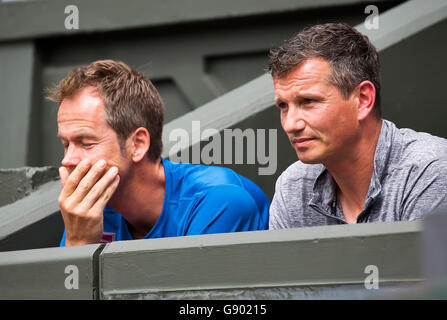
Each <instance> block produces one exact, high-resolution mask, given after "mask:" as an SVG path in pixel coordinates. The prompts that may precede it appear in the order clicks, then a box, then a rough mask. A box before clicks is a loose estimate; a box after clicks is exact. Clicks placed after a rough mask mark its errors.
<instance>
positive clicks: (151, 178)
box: [109, 159, 166, 239]
mask: <svg viewBox="0 0 447 320" xmlns="http://www.w3.org/2000/svg"><path fill="white" fill-rule="evenodd" d="M123 180H124V181H123V185H122V186H119V187H118V190H117V192H115V194H114V195H113V197H112V200H111V201H110V202H109V206H110V207H112V208H113V209H114V210H116V211H117V212H119V213H120V214H121V215H122V216H123V217H124V219H126V221H127V222H128V223H129V231H130V232H131V233H132V235H133V236H134V238H135V239H141V238H143V237H144V236H145V235H146V234H147V233H148V232H149V231H150V230H151V228H152V227H153V226H154V225H155V223H156V222H157V220H158V218H159V217H160V214H161V211H162V210H163V202H164V196H165V182H166V178H165V173H164V167H163V164H162V161H161V159H159V160H158V161H157V162H155V163H153V162H150V161H148V160H147V161H143V162H142V163H138V164H135V165H134V166H133V167H132V168H131V169H130V172H129V174H128V175H127V177H125V178H124V179H123Z"/></svg>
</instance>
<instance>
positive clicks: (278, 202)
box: [269, 175, 290, 229]
mask: <svg viewBox="0 0 447 320" xmlns="http://www.w3.org/2000/svg"><path fill="white" fill-rule="evenodd" d="M281 186H282V175H280V176H279V178H278V180H277V181H276V185H275V194H274V195H273V200H272V205H271V206H270V218H269V229H285V228H290V226H289V223H288V221H287V218H286V216H287V215H288V210H287V207H286V203H285V201H284V199H283V195H282V190H281Z"/></svg>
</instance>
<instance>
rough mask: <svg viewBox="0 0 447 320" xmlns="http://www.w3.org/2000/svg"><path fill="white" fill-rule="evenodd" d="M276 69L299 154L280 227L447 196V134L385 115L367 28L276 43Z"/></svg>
mask: <svg viewBox="0 0 447 320" xmlns="http://www.w3.org/2000/svg"><path fill="white" fill-rule="evenodd" d="M269 71H270V73H271V75H272V77H273V83H274V88H275V103H276V105H277V107H278V108H279V110H280V114H281V124H282V127H283V129H284V131H285V132H286V134H287V135H288V137H289V139H290V142H291V143H292V147H293V148H294V149H295V151H296V153H297V155H298V159H299V161H297V162H295V163H294V164H292V165H291V166H290V167H288V168H287V169H286V170H285V171H284V172H283V173H282V174H281V176H280V177H279V178H278V180H277V182H276V189H275V195H274V197H273V201H272V204H271V207H270V229H280V228H294V227H304V226H317V225H330V224H343V223H362V222H379V221H399V220H415V219H420V218H422V217H423V216H424V214H426V213H428V212H430V211H432V210H434V209H435V208H439V207H444V206H446V205H447V140H446V139H443V138H439V137H435V136H432V135H430V134H427V133H420V132H415V131H413V130H411V129H398V128H397V127H396V126H395V125H394V124H393V123H392V122H390V121H387V120H384V119H382V117H381V109H380V107H381V105H380V75H379V57H378V53H377V51H376V49H375V48H374V46H373V45H372V44H371V43H370V42H369V40H368V38H367V37H366V36H364V35H362V34H361V33H359V32H358V31H356V30H355V29H353V28H352V27H350V26H349V25H346V24H339V23H330V24H324V25H316V26H313V27H310V28H307V29H305V30H303V31H302V32H300V33H298V34H297V35H296V36H294V37H293V38H291V39H289V40H287V41H285V42H284V44H283V45H281V46H280V47H279V48H275V49H272V50H271V51H270V61H269Z"/></svg>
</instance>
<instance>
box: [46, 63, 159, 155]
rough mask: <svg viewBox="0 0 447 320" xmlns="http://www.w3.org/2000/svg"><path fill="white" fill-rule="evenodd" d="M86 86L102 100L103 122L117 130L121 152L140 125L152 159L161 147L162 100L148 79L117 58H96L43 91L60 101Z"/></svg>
mask: <svg viewBox="0 0 447 320" xmlns="http://www.w3.org/2000/svg"><path fill="white" fill-rule="evenodd" d="M90 86H92V87H94V88H96V90H97V91H98V93H99V94H100V96H101V98H102V99H103V102H104V105H105V111H106V117H107V119H106V121H107V123H108V124H109V125H110V127H112V129H113V130H115V132H116V133H117V135H118V138H119V141H120V146H121V151H122V152H123V153H124V143H125V141H126V139H127V138H128V137H129V135H130V134H131V133H132V132H133V131H134V130H136V129H137V128H139V127H144V128H146V129H147V130H148V131H149V134H150V139H151V145H150V147H149V151H148V153H147V155H148V158H149V159H150V160H152V161H154V162H155V161H156V160H157V159H158V158H159V157H160V155H161V152H162V148H163V144H162V140H161V138H162V130H163V101H162V99H161V97H160V95H159V93H158V91H157V89H156V88H155V87H154V85H153V84H152V82H151V81H150V80H149V79H147V78H146V76H145V75H144V74H143V73H140V72H137V71H135V70H133V69H132V68H130V67H129V66H128V65H127V64H125V63H123V62H121V61H113V60H99V61H95V62H93V63H91V64H89V65H87V66H82V67H80V68H76V69H74V70H73V71H71V72H70V74H69V75H68V76H67V77H65V78H64V79H62V80H61V81H60V82H59V83H58V84H57V85H56V86H55V87H53V88H51V89H48V90H47V92H48V96H47V98H48V99H49V100H52V101H55V102H58V103H61V102H62V100H64V99H65V98H71V97H73V96H74V95H76V94H77V93H78V92H79V91H80V90H81V89H84V88H86V87H90Z"/></svg>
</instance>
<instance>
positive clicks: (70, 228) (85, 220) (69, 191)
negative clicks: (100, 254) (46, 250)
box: [58, 160, 119, 246]
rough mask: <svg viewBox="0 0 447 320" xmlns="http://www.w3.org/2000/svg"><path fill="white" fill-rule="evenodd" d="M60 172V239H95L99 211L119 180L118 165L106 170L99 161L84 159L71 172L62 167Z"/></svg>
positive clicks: (73, 241) (100, 226) (98, 237)
mask: <svg viewBox="0 0 447 320" xmlns="http://www.w3.org/2000/svg"><path fill="white" fill-rule="evenodd" d="M59 174H60V176H61V183H62V191H61V193H60V195H59V199H58V202H59V207H60V209H61V213H62V218H63V220H64V225H65V233H64V237H63V239H62V242H65V245H67V246H71V245H81V244H89V243H98V242H99V241H100V240H101V235H102V232H103V216H102V212H103V210H104V207H105V206H106V204H107V202H108V201H109V199H110V198H111V196H112V195H113V193H114V192H115V190H116V187H117V186H118V183H119V176H118V170H117V168H116V167H112V168H110V169H108V170H107V169H106V166H105V162H103V166H101V161H98V162H97V163H96V164H95V165H93V166H90V163H89V161H88V160H84V161H81V162H80V164H79V165H78V166H77V167H76V168H75V169H74V170H73V172H72V173H71V174H69V173H68V171H67V169H66V168H65V167H61V168H59ZM64 240H65V241H64ZM62 242H61V245H62Z"/></svg>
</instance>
